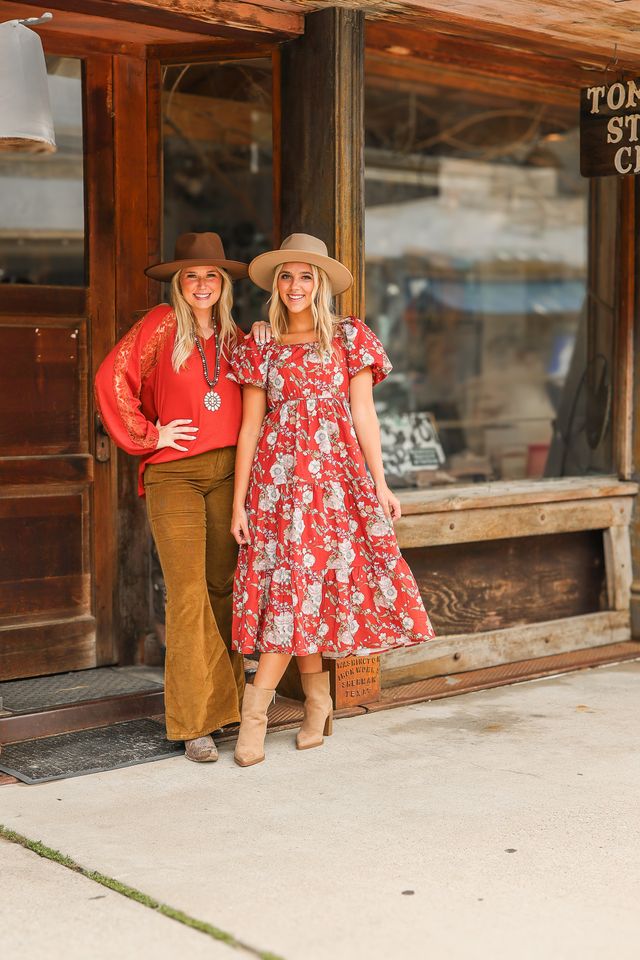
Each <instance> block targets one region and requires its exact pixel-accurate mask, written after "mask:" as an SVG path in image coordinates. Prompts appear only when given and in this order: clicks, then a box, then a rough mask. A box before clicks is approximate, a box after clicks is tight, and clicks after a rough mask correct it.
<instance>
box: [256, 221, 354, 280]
mask: <svg viewBox="0 0 640 960" xmlns="http://www.w3.org/2000/svg"><path fill="white" fill-rule="evenodd" d="M283 263H312V264H313V265H314V267H320V268H321V269H322V270H324V272H325V273H326V274H327V276H328V277H329V280H330V282H331V292H332V293H333V294H334V295H335V294H338V293H344V291H345V290H348V289H349V287H350V286H351V284H352V283H353V277H352V276H351V273H350V272H349V271H348V270H347V268H346V267H345V266H343V264H341V263H340V261H339V260H334V259H333V257H330V256H329V254H328V252H327V245H326V243H323V241H322V240H318V238H317V237H312V236H311V235H310V234H308V233H292V234H291V236H290V237H287V239H286V240H283V241H282V244H281V245H280V249H279V250H269V251H268V253H261V254H260V256H258V257H255V259H254V260H252V261H251V263H250V264H249V276H250V277H251V279H252V280H253V282H254V283H255V284H256V285H257V286H259V287H262V289H263V290H268V291H269V292H271V290H272V288H273V275H274V273H275V272H276V270H277V269H278V267H279V266H281V265H282V264H283Z"/></svg>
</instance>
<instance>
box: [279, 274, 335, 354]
mask: <svg viewBox="0 0 640 960" xmlns="http://www.w3.org/2000/svg"><path fill="white" fill-rule="evenodd" d="M285 266H286V264H284V263H282V264H280V266H279V267H278V269H277V270H276V272H275V273H274V275H273V285H272V287H271V300H270V303H269V323H270V324H271V333H272V335H273V339H274V340H275V341H276V343H282V335H283V334H284V333H286V332H287V328H288V323H287V319H288V314H287V308H286V307H285V305H284V303H283V302H282V300H281V299H280V294H279V292H278V277H279V276H280V274H281V273H282V271H283V270H284V268H285ZM309 266H310V267H311V274H312V276H313V296H312V299H311V314H312V316H313V329H314V332H315V334H316V336H317V338H318V346H319V348H320V353H321V355H322V357H323V359H326V358H328V357H329V356H330V355H331V349H332V342H333V335H334V333H335V325H336V323H338V321H339V317H337V316H336V315H335V313H334V312H333V295H332V293H331V282H330V280H329V277H328V276H327V274H326V272H325V271H324V270H323V269H322V268H321V267H316V266H315V265H314V264H313V263H310V264H309Z"/></svg>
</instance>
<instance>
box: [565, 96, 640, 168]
mask: <svg viewBox="0 0 640 960" xmlns="http://www.w3.org/2000/svg"><path fill="white" fill-rule="evenodd" d="M580 173H581V174H582V176H583V177H610V176H623V177H625V176H630V175H632V176H633V175H637V174H640V79H639V80H620V81H618V82H616V83H611V84H609V85H608V86H605V85H604V84H598V85H595V86H593V87H583V89H582V91H581V97H580Z"/></svg>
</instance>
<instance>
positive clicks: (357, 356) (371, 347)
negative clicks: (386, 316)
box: [342, 317, 392, 385]
mask: <svg viewBox="0 0 640 960" xmlns="http://www.w3.org/2000/svg"><path fill="white" fill-rule="evenodd" d="M342 329H343V333H344V338H345V346H346V351H347V367H348V370H349V377H350V378H352V377H355V375H356V374H357V373H360V371H361V370H364V369H366V367H371V372H372V373H373V383H374V385H375V384H376V383H380V382H381V381H382V380H384V379H385V377H387V376H388V375H389V373H390V372H391V369H392V368H391V361H390V360H389V357H388V356H387V355H386V353H385V352H384V347H383V346H382V344H381V343H380V341H379V340H378V338H377V337H376V335H375V333H374V332H373V330H370V329H369V327H368V326H367V325H366V323H363V322H362V320H358V318H357V317H349V318H348V319H347V320H345V321H344V322H343V325H342Z"/></svg>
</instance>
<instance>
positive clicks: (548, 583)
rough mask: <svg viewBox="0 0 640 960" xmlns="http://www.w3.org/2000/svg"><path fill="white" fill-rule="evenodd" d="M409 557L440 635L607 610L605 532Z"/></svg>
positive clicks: (450, 547) (492, 542)
mask: <svg viewBox="0 0 640 960" xmlns="http://www.w3.org/2000/svg"><path fill="white" fill-rule="evenodd" d="M620 529H624V528H620ZM404 557H405V559H406V561H407V562H408V564H409V566H410V567H411V570H412V572H413V575H414V576H415V578H416V581H417V583H418V587H419V588H420V592H421V594H422V597H423V600H424V602H425V605H426V607H427V609H428V611H429V613H430V615H431V619H432V621H433V625H434V628H435V630H436V633H437V634H438V635H439V636H443V635H455V634H471V633H481V632H482V631H485V630H498V629H503V628H505V627H512V626H515V625H517V624H525V623H538V622H540V621H543V620H556V619H560V618H562V617H573V616H578V615H581V614H585V613H594V612H596V611H598V610H602V609H605V608H606V606H607V594H606V589H605V560H604V548H603V543H602V533H601V532H600V531H598V530H596V531H586V532H585V531H581V532H580V533H569V534H552V535H551V536H548V537H527V538H524V539H513V540H487V541H481V542H477V543H463V544H451V545H448V546H439V547H434V548H426V547H423V548H418V549H413V550H405V552H404Z"/></svg>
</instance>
